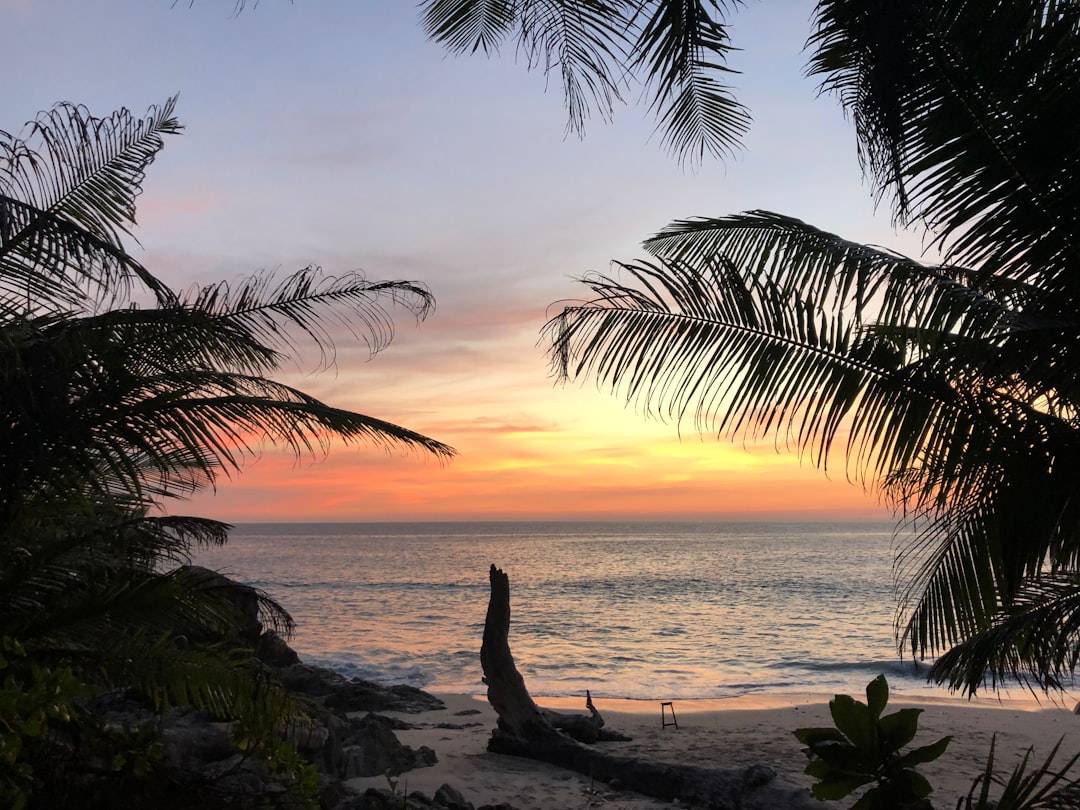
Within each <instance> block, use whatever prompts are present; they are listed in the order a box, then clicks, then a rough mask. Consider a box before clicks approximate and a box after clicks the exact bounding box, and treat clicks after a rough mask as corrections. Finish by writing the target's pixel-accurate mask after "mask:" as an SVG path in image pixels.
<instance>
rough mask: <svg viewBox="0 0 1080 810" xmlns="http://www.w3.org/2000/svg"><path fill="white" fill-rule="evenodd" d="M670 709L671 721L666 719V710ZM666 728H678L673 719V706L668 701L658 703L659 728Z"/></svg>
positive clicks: (676, 721)
mask: <svg viewBox="0 0 1080 810" xmlns="http://www.w3.org/2000/svg"><path fill="white" fill-rule="evenodd" d="M668 709H671V720H670V721H668V719H667V710H668ZM668 726H675V728H678V727H679V721H678V719H676V717H675V705H674V704H673V703H672V702H671V701H670V700H662V701H660V728H667V727H668Z"/></svg>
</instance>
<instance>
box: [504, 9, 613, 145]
mask: <svg viewBox="0 0 1080 810" xmlns="http://www.w3.org/2000/svg"><path fill="white" fill-rule="evenodd" d="M627 33H628V21H627V20H626V19H625V17H624V16H623V14H622V12H621V9H620V8H619V4H614V3H610V2H605V1H604V0H523V1H522V2H521V5H520V32H519V36H518V52H519V53H521V54H523V55H524V57H525V60H526V62H527V64H528V66H529V68H530V69H532V68H539V69H541V70H543V71H544V72H545V73H548V72H550V71H553V70H558V72H559V76H560V78H561V79H562V86H563V97H564V98H565V100H566V108H567V112H568V118H567V130H568V131H570V132H574V133H577V134H579V135H582V134H584V132H585V121H586V120H587V119H588V118H589V116H590V114H591V113H592V111H593V110H594V109H595V110H596V111H597V112H598V113H599V114H600V116H601V117H602V118H604V119H605V120H610V118H611V115H612V113H613V111H614V106H615V103H616V102H619V101H622V88H623V87H625V86H626V84H627V80H628V78H629V77H628V75H627V74H626V69H625V67H624V64H625V62H626V59H627V54H628V52H629V49H630V43H629V42H628V40H627Z"/></svg>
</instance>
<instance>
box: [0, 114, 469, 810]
mask: <svg viewBox="0 0 1080 810" xmlns="http://www.w3.org/2000/svg"><path fill="white" fill-rule="evenodd" d="M174 103H175V100H173V99H171V100H169V101H168V102H167V103H166V104H165V105H163V106H162V107H160V108H152V109H151V110H150V112H149V113H148V114H147V116H145V117H144V118H142V119H139V118H136V117H134V116H132V115H131V114H130V113H129V112H127V111H126V110H121V111H119V112H117V113H114V114H113V115H112V116H110V117H107V118H96V117H94V116H91V115H90V114H89V113H88V112H87V111H86V110H85V109H83V108H81V107H77V106H74V105H70V104H61V105H58V106H57V107H56V108H54V109H53V110H51V111H49V112H46V113H42V114H41V115H40V116H39V117H38V118H37V119H36V120H35V121H34V122H32V123H31V124H30V125H28V133H29V134H28V135H27V136H26V137H19V136H13V135H10V134H7V133H3V132H0V636H2V637H3V638H4V640H5V645H7V646H11V648H12V649H16V648H17V649H18V650H20V654H19V655H18V656H17V658H18V659H19V661H22V660H23V659H24V658H25V664H26V665H25V666H23V668H22V671H21V674H20V677H22V678H23V683H24V684H29V683H30V682H31V681H34V682H36V681H35V680H34V679H36V678H37V675H35V674H33V673H35V672H38V671H40V670H41V668H42V667H45V668H47V669H46V671H56V672H59V671H61V669H62V668H65V667H70V668H72V669H73V670H74V671H75V672H76V674H78V675H79V677H80V678H81V679H83V680H84V681H87V682H89V683H92V684H94V685H95V686H125V687H132V688H135V689H137V690H138V691H139V692H140V693H141V694H143V695H144V696H145V697H147V698H149V699H150V700H152V701H153V703H154V704H155V705H156V706H158V707H159V708H163V707H165V706H168V705H170V704H174V703H177V702H179V703H191V704H194V705H197V706H201V707H204V708H208V709H210V710H212V711H215V712H216V713H218V714H219V715H223V716H231V717H236V716H241V717H243V718H244V719H245V720H246V721H248V722H250V723H252V724H253V727H254V726H255V725H258V717H257V716H255V715H258V713H259V712H263V713H264V714H265V713H266V712H268V711H271V712H280V711H281V710H283V708H284V704H283V703H282V702H281V700H280V699H279V698H278V697H277V696H275V694H274V692H273V690H267V689H266V688H265V685H264V684H263V683H262V682H261V679H260V678H259V677H258V675H257V671H256V670H255V669H253V668H252V666H251V665H250V658H249V657H245V656H239V657H238V656H237V655H235V654H234V651H232V650H230V649H227V648H224V649H223V648H221V647H220V646H214V645H210V646H207V645H206V644H203V643H197V642H199V641H200V640H211V639H220V638H226V639H230V638H236V636H237V633H236V632H235V624H236V622H237V621H238V618H239V617H238V613H237V610H238V608H237V604H238V603H237V599H238V594H239V593H240V592H241V591H243V589H241V588H240V587H239V586H235V585H234V584H230V583H228V582H227V581H223V580H222V578H220V577H216V576H211V575H208V574H207V572H205V571H201V570H200V569H194V568H191V567H189V566H188V565H187V563H188V562H189V553H190V552H191V550H192V549H193V548H194V547H195V546H197V545H205V544H220V543H224V542H225V540H226V538H227V534H228V529H229V528H230V527H229V526H227V525H226V524H223V523H220V522H217V521H211V520H205V519H201V518H196V517H187V516H170V515H167V514H165V513H164V507H165V505H166V503H167V501H168V499H176V498H183V497H185V496H188V495H190V494H192V493H194V492H196V491H198V490H199V489H202V488H204V487H207V486H214V485H215V484H216V482H217V481H218V479H219V478H220V476H221V475H223V474H224V475H230V474H233V473H235V472H237V471H239V470H240V468H241V467H242V465H243V462H244V460H245V459H246V458H248V457H249V456H251V455H252V454H253V453H255V452H257V451H258V449H259V448H260V447H261V446H263V445H265V444H267V443H269V444H273V445H277V446H285V447H288V448H291V449H292V450H293V451H294V452H295V453H297V454H298V455H299V454H315V455H319V454H321V453H323V452H325V451H327V450H328V449H329V448H330V446H331V444H332V443H333V442H335V441H343V442H345V443H349V444H352V443H367V444H375V445H377V446H386V447H399V448H403V449H405V450H418V451H422V452H425V453H431V454H434V455H435V456H437V457H439V458H442V459H447V458H449V457H450V456H452V455H453V452H454V451H453V449H452V448H450V447H448V446H447V445H445V444H442V443H441V442H438V441H436V440H434V439H431V438H429V437H427V436H424V435H422V434H419V433H416V432H414V431H411V430H408V429H407V428H404V427H400V426H398V425H395V424H393V423H391V422H387V421H384V420H380V419H376V418H374V417H370V416H366V415H364V414H359V413H354V412H351V411H346V410H342V409H339V408H334V407H332V406H330V405H327V404H325V403H323V402H321V401H319V400H317V399H315V398H313V397H311V396H309V395H307V394H305V393H304V392H303V391H300V390H297V389H295V388H293V387H290V386H287V385H283V384H281V383H278V382H275V381H274V380H272V379H271V378H270V376H269V375H270V374H272V373H273V372H274V371H275V370H276V368H277V367H278V365H279V364H280V363H281V362H282V361H283V360H284V359H286V358H287V357H289V356H290V355H291V354H293V353H295V351H296V350H298V349H299V347H300V344H301V342H303V341H305V340H306V341H307V342H309V343H312V344H314V346H315V347H316V348H317V349H318V350H320V351H321V352H322V357H323V360H324V362H325V363H326V364H330V363H332V362H333V354H332V352H333V347H334V343H333V335H332V332H333V331H337V332H338V333H339V334H340V333H344V334H347V335H349V336H350V337H352V338H354V339H356V340H359V341H363V342H365V343H366V344H367V345H368V347H369V348H370V350H371V351H372V352H373V353H374V352H377V351H379V350H380V349H382V348H383V347H385V346H386V344H387V343H388V342H389V340H390V338H391V337H392V334H393V323H392V320H391V316H390V311H389V309H388V305H398V306H402V307H404V308H405V309H406V310H407V311H408V312H410V313H411V314H412V315H413V316H414V317H416V318H417V319H422V318H423V317H424V316H425V315H426V314H427V312H428V311H429V310H430V307H431V306H432V303H433V301H432V297H431V294H430V293H429V292H428V290H427V289H426V288H425V287H423V285H420V284H417V283H414V282H408V281H385V282H373V281H368V280H366V279H365V278H363V277H362V276H360V275H359V274H356V273H352V274H348V275H345V276H341V277H339V278H333V277H330V276H327V275H325V274H323V273H322V272H321V271H320V270H319V269H318V268H306V269H303V270H301V271H299V272H297V273H295V274H293V275H292V276H290V277H288V278H285V279H275V278H273V277H272V276H263V277H253V278H251V279H247V280H241V281H239V282H234V283H232V284H227V283H221V284H216V285H211V286H208V287H205V288H201V289H200V288H195V289H193V290H191V291H189V292H187V293H185V294H178V293H175V292H174V291H172V290H171V289H169V288H168V286H167V285H165V284H164V283H162V282H161V281H160V280H158V279H157V278H155V277H154V276H153V275H152V274H151V273H150V272H149V271H147V270H146V269H145V268H144V267H142V266H141V265H140V264H139V263H138V262H137V261H136V260H135V259H134V258H132V256H131V255H130V254H129V253H128V252H127V251H126V250H125V248H124V246H123V243H122V237H123V236H124V235H126V234H127V233H128V232H129V229H130V227H131V226H132V225H133V223H134V208H135V198H136V196H137V195H138V193H139V192H140V189H141V183H142V179H143V174H144V172H145V169H146V167H147V166H148V165H149V164H150V163H151V162H152V160H153V159H154V157H155V155H156V154H157V152H158V151H159V150H160V149H161V148H162V145H163V138H164V136H166V135H171V134H174V133H177V132H178V131H179V130H180V127H179V125H178V123H177V121H176V119H175V118H174V116H173V108H174ZM147 296H149V298H150V300H151V301H152V302H153V303H152V305H151V306H139V305H137V303H136V302H137V301H138V300H139V299H140V297H141V298H143V299H145V298H146V297H147ZM243 593H245V594H250V592H249V591H243ZM245 598H247V597H245ZM254 598H255V600H256V603H257V605H258V607H259V610H260V613H261V617H262V619H263V621H264V623H265V624H267V625H268V626H270V627H271V628H274V629H276V630H278V631H280V632H287V631H288V630H289V629H290V628H291V619H290V618H289V616H288V614H287V613H285V612H284V611H283V610H282V609H281V608H280V606H278V605H277V604H276V603H275V602H274V601H273V600H272V599H271V598H269V597H268V596H267V595H266V594H261V593H257V592H256V593H255V594H254ZM17 663H18V661H16V662H15V664H17ZM15 664H13V663H12V662H11V661H7V662H4V666H8V667H9V668H10V667H11V666H15ZM7 674H8V675H10V674H11V673H10V672H9V673H7ZM61 680H62V679H61ZM54 698H55V695H54V696H52V697H49V696H48V695H46V696H45V698H44V699H46V700H53V699H54ZM272 719H273V717H270V720H272ZM0 720H3V721H4V723H3V726H4V727H5V728H10V727H11V724H10V723H9V722H8V721H9V720H10V718H7V717H6V716H5V717H0ZM271 727H272V723H270V722H267V723H263V730H266V729H269V728H271ZM0 776H3V774H0ZM2 781H3V780H2V779H0V782H2ZM12 795H14V794H12ZM12 795H8V794H4V793H3V792H2V791H0V796H3V797H4V798H5V799H11V798H12ZM16 798H17V797H16Z"/></svg>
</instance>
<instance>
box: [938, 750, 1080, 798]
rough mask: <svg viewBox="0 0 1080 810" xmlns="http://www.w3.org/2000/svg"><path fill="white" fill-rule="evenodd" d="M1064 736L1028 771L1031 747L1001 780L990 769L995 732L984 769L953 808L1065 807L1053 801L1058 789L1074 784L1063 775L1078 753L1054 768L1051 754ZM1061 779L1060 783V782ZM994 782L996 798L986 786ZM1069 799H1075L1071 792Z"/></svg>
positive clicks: (1079, 755)
mask: <svg viewBox="0 0 1080 810" xmlns="http://www.w3.org/2000/svg"><path fill="white" fill-rule="evenodd" d="M1064 739H1065V738H1064V737H1062V738H1061V739H1059V740H1058V741H1057V743H1056V744H1055V745H1054V747H1053V749H1052V750H1051V751H1050V755H1049V756H1048V757H1047V758H1046V760H1045V761H1044V762H1043V763H1042V764H1041V765H1039V766H1037V767H1036V768H1035V769H1034V770H1032V771H1028V763H1029V760H1030V759H1031V755H1032V754H1033V753H1034V749H1033V748H1029V749H1028V750H1027V753H1025V754H1024V757H1023V759H1021V760H1020V762H1019V763H1018V764H1017V765H1016V767H1015V768H1013V771H1012V774H1010V776H1009V778H1008V779H1002V778H1001V777H1000V776H998V775H997V773H995V772H994V748H995V746H996V744H997V735H996V734H995V735H994V736H993V737H992V738H991V740H990V754H989V756H988V757H987V758H986V770H985V771H984V772H983V773H982V774H980V775H979V776H978V777H977V778H976V779H975V781H974V782H972V784H971V790H970V791H968V795H967V796H965V797H964V798H962V799H961V800H960V801H958V802H957V803H956V808H957V810H1029V808H1037V807H1048V806H1061V807H1064V806H1066V805H1065V804H1064V803H1062V804H1058V803H1056V802H1054V799H1060V798H1063V797H1062V796H1061V793H1062V791H1065V790H1068V789H1069V788H1073V787H1074V786H1076V785H1077V784H1078V782H1077V780H1071V779H1067V778H1066V775H1067V774H1068V772H1069V771H1070V770H1072V768H1073V766H1074V765H1075V764H1076V763H1077V761H1080V754H1075V755H1074V756H1073V757H1072V758H1071V759H1070V760H1069V761H1068V762H1066V763H1065V764H1064V765H1063V766H1061V767H1059V768H1054V766H1053V762H1054V757H1056V756H1057V753H1058V750H1059V749H1060V748H1061V743H1062V741H1063V740H1064ZM1063 782H1064V783H1065V784H1064V785H1062V784H1061V783H1063ZM994 784H996V785H999V786H1000V787H1001V795H1000V796H998V797H997V799H991V798H990V786H991V785H994ZM1072 798H1073V799H1074V800H1075V798H1076V794H1075V791H1074V792H1073V794H1072ZM1069 806H1072V805H1069Z"/></svg>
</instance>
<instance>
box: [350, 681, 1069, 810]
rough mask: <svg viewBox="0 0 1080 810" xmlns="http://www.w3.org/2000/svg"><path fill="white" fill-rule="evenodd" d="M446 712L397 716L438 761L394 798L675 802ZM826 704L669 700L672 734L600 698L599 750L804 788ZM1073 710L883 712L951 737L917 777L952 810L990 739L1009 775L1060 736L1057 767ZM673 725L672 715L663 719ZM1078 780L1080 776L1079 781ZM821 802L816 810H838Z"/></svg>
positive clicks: (483, 709)
mask: <svg viewBox="0 0 1080 810" xmlns="http://www.w3.org/2000/svg"><path fill="white" fill-rule="evenodd" d="M439 697H440V698H442V699H443V700H444V701H445V703H446V709H445V710H442V711H437V712H427V713H424V714H419V715H404V714H402V715H397V716H398V717H400V719H402V720H403V721H405V722H407V723H411V724H413V725H414V726H415V728H413V729H409V730H402V731H398V732H397V735H398V737H399V739H400V740H401V741H402V742H404V743H406V744H408V745H411V746H413V747H414V748H415V747H419V746H421V745H426V746H429V747H430V748H432V749H434V750H435V752H436V754H437V755H438V758H439V762H438V764H437V765H435V766H433V767H429V768H419V769H416V770H413V771H409V772H408V773H406V774H403V775H402V777H401V780H400V783H399V785H398V789H399V790H406V791H408V792H412V791H415V790H419V791H421V792H423V793H426V794H427V795H429V796H430V795H432V794H434V792H435V791H436V789H437V788H438V787H439V786H440V785H442V784H444V783H448V784H450V785H452V786H454V787H455V788H457V789H458V790H460V791H461V793H462V795H463V796H464V797H465V798H466V799H467V800H469V801H471V802H473V803H474V804H476V805H480V804H494V803H498V802H509V803H511V804H513V805H514V807H516V808H520V810H558V809H559V808H562V809H564V810H571V809H572V808H594V807H595V808H610V809H611V810H617V809H618V808H623V809H624V810H648V809H649V808H660V807H671V806H672V805H671V803H668V802H664V801H660V800H656V799H650V798H647V797H644V796H641V795H639V794H635V793H629V792H625V791H616V790H611V789H610V788H609V787H608V786H607V785H603V784H590V781H589V779H588V777H585V776H581V775H579V774H575V773H572V772H570V771H565V770H562V769H559V768H555V767H553V766H549V765H545V764H543V763H539V762H534V761H531V760H525V759H518V758H515V757H507V756H501V755H497V754H490V753H488V752H487V750H486V744H487V739H488V735H489V732H490V730H491V728H492V727H493V726H494V724H495V713H494V711H493V710H492V708H491V706H489V705H488V703H487V701H486V700H485V699H483V698H482V697H470V696H468V695H443V694H440V695H439ZM831 697H832V696H831V695H820V694H816V695H815V694H800V695H792V694H784V695H760V696H750V697H740V698H731V699H726V700H709V701H692V700H684V701H675V703H674V709H675V712H676V716H677V718H678V728H675V727H673V726H671V725H668V726H667V727H662V726H661V715H660V703H659V702H658V701H656V702H654V701H619V700H608V701H605V700H602V699H598V700H596V704H597V707H598V708H599V709H600V711H601V712H602V713H603V715H604V717H605V719H606V721H607V724H608V726H609V727H611V728H613V729H617V730H619V731H622V732H624V733H626V734H628V735H630V736H632V737H633V738H634V739H633V741H631V742H624V743H606V744H605V746H606V748H607V750H611V751H612V752H617V753H619V754H622V755H627V756H639V757H642V758H647V759H654V760H662V761H670V762H684V763H691V764H696V765H702V766H707V767H730V768H740V767H744V766H746V765H751V764H756V763H763V764H766V765H769V766H771V767H772V768H773V769H774V770H775V771H776V772H777V774H778V777H779V778H780V779H783V780H784V781H786V782H787V783H789V784H793V785H802V786H806V787H809V785H810V784H811V782H812V780H811V779H810V778H809V777H807V776H805V775H804V774H803V773H802V770H803V768H804V767H805V764H806V758H805V756H804V755H803V753H802V746H801V745H800V744H799V742H798V741H797V740H796V739H795V738H794V736H792V731H793V730H794V729H796V728H800V727H803V726H822V725H831V722H830V718H829V711H828V701H829V699H830V698H831ZM538 702H539V703H540V704H541V705H543V706H546V707H549V708H556V709H560V710H564V711H570V710H574V711H576V710H583V708H584V707H583V706H582V703H583V701H582V700H581V699H580V698H574V699H556V700H551V699H547V700H544V699H541V700H539V701H538ZM1072 705H1073V704H1072V703H1071V702H1069V703H1067V704H1066V705H1054V704H1051V703H1047V702H1044V703H1043V704H1042V705H1040V704H1038V703H1035V702H1033V701H1032V700H1030V699H1025V698H1019V697H1018V698H1013V699H1003V700H1000V701H998V700H994V699H989V698H983V699H978V700H975V701H962V700H950V699H941V698H938V699H935V698H919V699H918V701H917V702H916V701H913V700H907V699H905V698H904V696H902V695H896V696H894V697H893V699H892V700H891V701H890V703H889V707H888V708H887V709H886V711H887V712H888V711H894V710H896V709H899V708H903V707H907V706H917V707H919V708H922V709H924V712H923V714H922V715H921V717H920V722H919V734H918V736H917V737H916V738H915V743H916V744H926V743H930V742H934V741H935V740H937V739H939V738H940V737H943V736H945V735H949V734H951V735H953V741H952V743H951V744H950V746H949V749H948V750H947V751H946V753H945V754H944V755H943V756H942V757H941V758H940V759H939V760H937V761H936V762H933V763H930V764H928V765H925V766H923V767H922V769H921V770H922V772H923V773H924V774H925V775H926V777H927V778H928V779H929V780H930V783H931V784H932V785H933V786H934V787H935V792H934V795H933V797H932V798H933V799H934V800H935V805H936V806H938V807H953V806H954V805H955V803H956V800H957V799H958V798H959V797H960V796H963V795H966V794H967V792H968V790H969V788H970V786H971V782H972V780H973V779H974V778H975V777H976V776H977V775H978V774H979V773H980V772H981V771H982V768H983V767H984V766H985V763H986V757H987V753H988V752H989V749H990V740H991V737H992V736H993V735H994V734H995V733H996V734H997V754H996V762H997V763H998V769H999V770H1001V771H1011V770H1012V768H1013V766H1014V765H1015V764H1016V763H1017V762H1018V761H1019V759H1020V758H1021V757H1022V756H1023V754H1024V752H1025V751H1026V750H1027V749H1028V748H1030V747H1034V749H1035V755H1034V760H1035V761H1038V762H1041V761H1042V760H1044V759H1045V757H1046V756H1047V755H1048V754H1049V753H1050V750H1051V748H1052V747H1053V745H1054V743H1056V742H1057V740H1058V739H1059V738H1060V737H1062V736H1064V737H1065V741H1064V743H1063V744H1062V748H1061V752H1060V753H1059V757H1058V759H1059V760H1062V761H1064V759H1065V758H1066V757H1067V756H1071V755H1072V754H1073V753H1075V752H1076V751H1080V716H1077V715H1074V714H1073V713H1072ZM669 721H670V717H669ZM1078 775H1080V774H1078ZM349 784H350V785H351V786H353V787H356V788H366V787H369V786H374V787H380V788H386V787H387V782H386V779H385V778H384V777H373V778H363V779H353V780H351V781H350V782H349ZM843 806H845V804H844V803H836V802H833V803H828V804H823V805H822V807H823V808H824V807H843Z"/></svg>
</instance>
